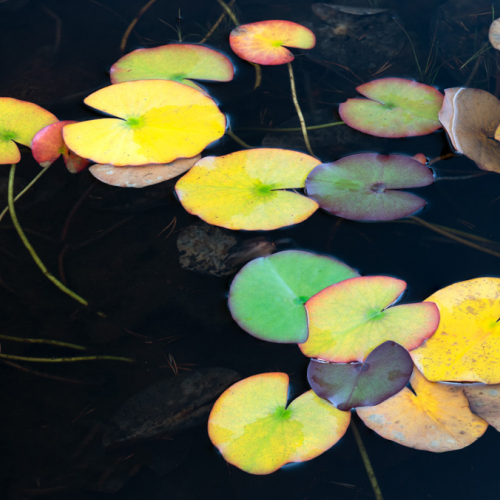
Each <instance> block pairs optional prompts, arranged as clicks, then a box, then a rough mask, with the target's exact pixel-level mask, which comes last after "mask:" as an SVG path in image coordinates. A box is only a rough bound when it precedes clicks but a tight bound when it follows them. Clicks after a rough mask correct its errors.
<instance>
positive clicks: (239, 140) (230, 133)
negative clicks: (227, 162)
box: [226, 128, 253, 149]
mask: <svg viewBox="0 0 500 500" xmlns="http://www.w3.org/2000/svg"><path fill="white" fill-rule="evenodd" d="M226 134H227V135H228V136H229V137H231V139H232V140H233V141H235V142H237V143H238V144H239V145H240V146H242V147H244V148H246V149H253V148H252V146H249V145H248V144H247V143H246V142H245V141H242V140H241V139H240V138H239V137H238V136H237V135H235V134H234V132H233V131H232V130H231V129H230V128H228V129H227V130H226Z"/></svg>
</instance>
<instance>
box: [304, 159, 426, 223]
mask: <svg viewBox="0 0 500 500" xmlns="http://www.w3.org/2000/svg"><path fill="white" fill-rule="evenodd" d="M433 182H434V176H433V174H432V171H431V170H430V169H429V168H428V167H426V166H425V165H422V164H421V163H420V162H419V161H417V160H415V159H413V158H410V157H408V156H403V155H380V154H378V153H362V154H355V155H352V156H347V157H345V158H341V159H340V160H338V161H336V162H333V163H322V164H321V165H318V166H317V167H316V168H314V169H313V170H312V171H311V172H310V174H309V176H308V177H307V179H306V190H307V196H309V197H310V198H312V199H313V200H315V201H317V202H318V203H319V205H320V207H321V208H322V209H324V210H326V211H327V212H330V213H331V214H333V215H337V216H338V217H343V218H344V219H351V220H372V221H373V220H394V219H399V218H401V217H406V216H407V215H410V214H412V213H414V212H416V211H417V210H419V209H420V208H422V207H423V206H424V205H425V204H426V201H425V200H424V199H422V198H420V197H418V196H416V195H414V194H411V193H406V192H404V191H397V190H398V189H402V188H414V187H422V186H428V185H429V184H432V183H433Z"/></svg>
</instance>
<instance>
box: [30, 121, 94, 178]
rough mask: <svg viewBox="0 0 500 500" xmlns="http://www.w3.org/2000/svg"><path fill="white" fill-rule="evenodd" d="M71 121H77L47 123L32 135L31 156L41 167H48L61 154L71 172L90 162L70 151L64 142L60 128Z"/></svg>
mask: <svg viewBox="0 0 500 500" xmlns="http://www.w3.org/2000/svg"><path fill="white" fill-rule="evenodd" d="M71 123H77V122H75V121H73V120H65V121H61V122H57V123H53V124H52V125H47V126H46V127H44V128H42V130H40V131H39V132H37V134H36V135H35V137H33V142H32V144H31V152H32V153H33V158H35V160H36V161H37V162H38V163H39V164H40V166H41V167H44V168H46V167H49V166H50V165H52V163H54V162H55V161H56V160H57V159H58V158H59V157H60V156H61V155H62V156H63V160H64V164H65V165H66V168H67V169H68V170H69V171H70V172H71V173H72V174H76V173H78V172H81V171H82V170H84V169H85V167H86V166H87V165H88V164H89V163H90V162H89V160H87V159H85V158H82V157H81V156H78V155H77V154H75V153H73V151H70V150H69V149H68V146H66V144H65V143H64V139H63V136H62V129H63V127H64V126H65V125H69V124H71Z"/></svg>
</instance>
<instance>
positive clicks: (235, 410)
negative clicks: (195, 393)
mask: <svg viewBox="0 0 500 500" xmlns="http://www.w3.org/2000/svg"><path fill="white" fill-rule="evenodd" d="M287 399H288V375H286V373H264V374H262V375H254V376H253V377H249V378H246V379H244V380H241V381H240V382H237V383H236V384H234V385H233V386H231V387H230V388H229V389H227V390H226V391H225V392H224V393H223V394H222V396H220V397H219V399H218V400H217V401H216V402H215V405H214V407H213V409H212V412H211V413H210V418H209V420H208V434H209V436H210V439H211V441H212V443H213V444H214V445H215V446H216V447H217V448H218V449H219V451H220V452H221V453H222V456H223V457H224V458H225V459H226V460H227V461H228V462H229V463H230V464H233V465H235V466H236V467H239V468H240V469H242V470H244V471H245V472H249V473H251V474H270V473H271V472H274V471H276V470H278V469H279V468H280V467H281V466H283V465H285V464H287V463H290V462H305V461H307V460H311V459H313V458H315V457H317V456H318V455H321V454H322V453H323V452H325V451H326V450H328V449H329V448H331V447H332V446H333V445H334V444H335V443H336V442H337V441H338V440H339V439H340V438H341V437H342V436H343V435H344V434H345V432H346V430H347V427H348V425H349V422H350V419H351V414H350V413H349V412H342V411H340V410H337V409H336V408H335V407H334V406H332V405H331V404H330V403H328V402H327V401H325V400H324V399H321V398H319V397H318V396H316V394H314V392H313V391H308V392H306V393H304V394H302V395H301V396H299V397H298V398H297V399H295V400H294V401H293V402H292V403H290V404H289V405H288V406H287Z"/></svg>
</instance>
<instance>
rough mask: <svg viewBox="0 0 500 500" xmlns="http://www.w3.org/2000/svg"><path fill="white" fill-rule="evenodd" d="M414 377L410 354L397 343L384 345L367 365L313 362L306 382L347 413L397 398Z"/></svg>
mask: <svg viewBox="0 0 500 500" xmlns="http://www.w3.org/2000/svg"><path fill="white" fill-rule="evenodd" d="M412 373H413V361H412V359H411V356H410V355H409V354H408V351H407V350H406V349H405V348H404V347H401V346H400V345H399V344H396V342H390V341H388V342H384V343H383V344H381V345H379V346H378V347H376V348H375V349H374V350H373V351H372V352H371V353H370V354H369V355H368V357H367V358H366V360H365V361H362V362H356V363H328V362H325V361H318V360H315V359H311V361H310V363H309V368H308V369H307V380H308V381H309V385H310V386H311V389H312V390H313V391H314V392H315V393H316V394H317V395H318V396H319V397H320V398H323V399H328V401H330V403H332V404H333V405H334V406H335V407H336V408H338V409H339V410H342V411H347V410H350V409H352V408H357V407H360V406H375V405H378V404H379V403H382V401H385V400H386V399H388V398H390V397H391V396H394V394H397V393H398V392H399V391H400V390H401V389H403V387H405V386H406V384H407V383H408V381H409V380H410V377H411V375H412Z"/></svg>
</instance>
